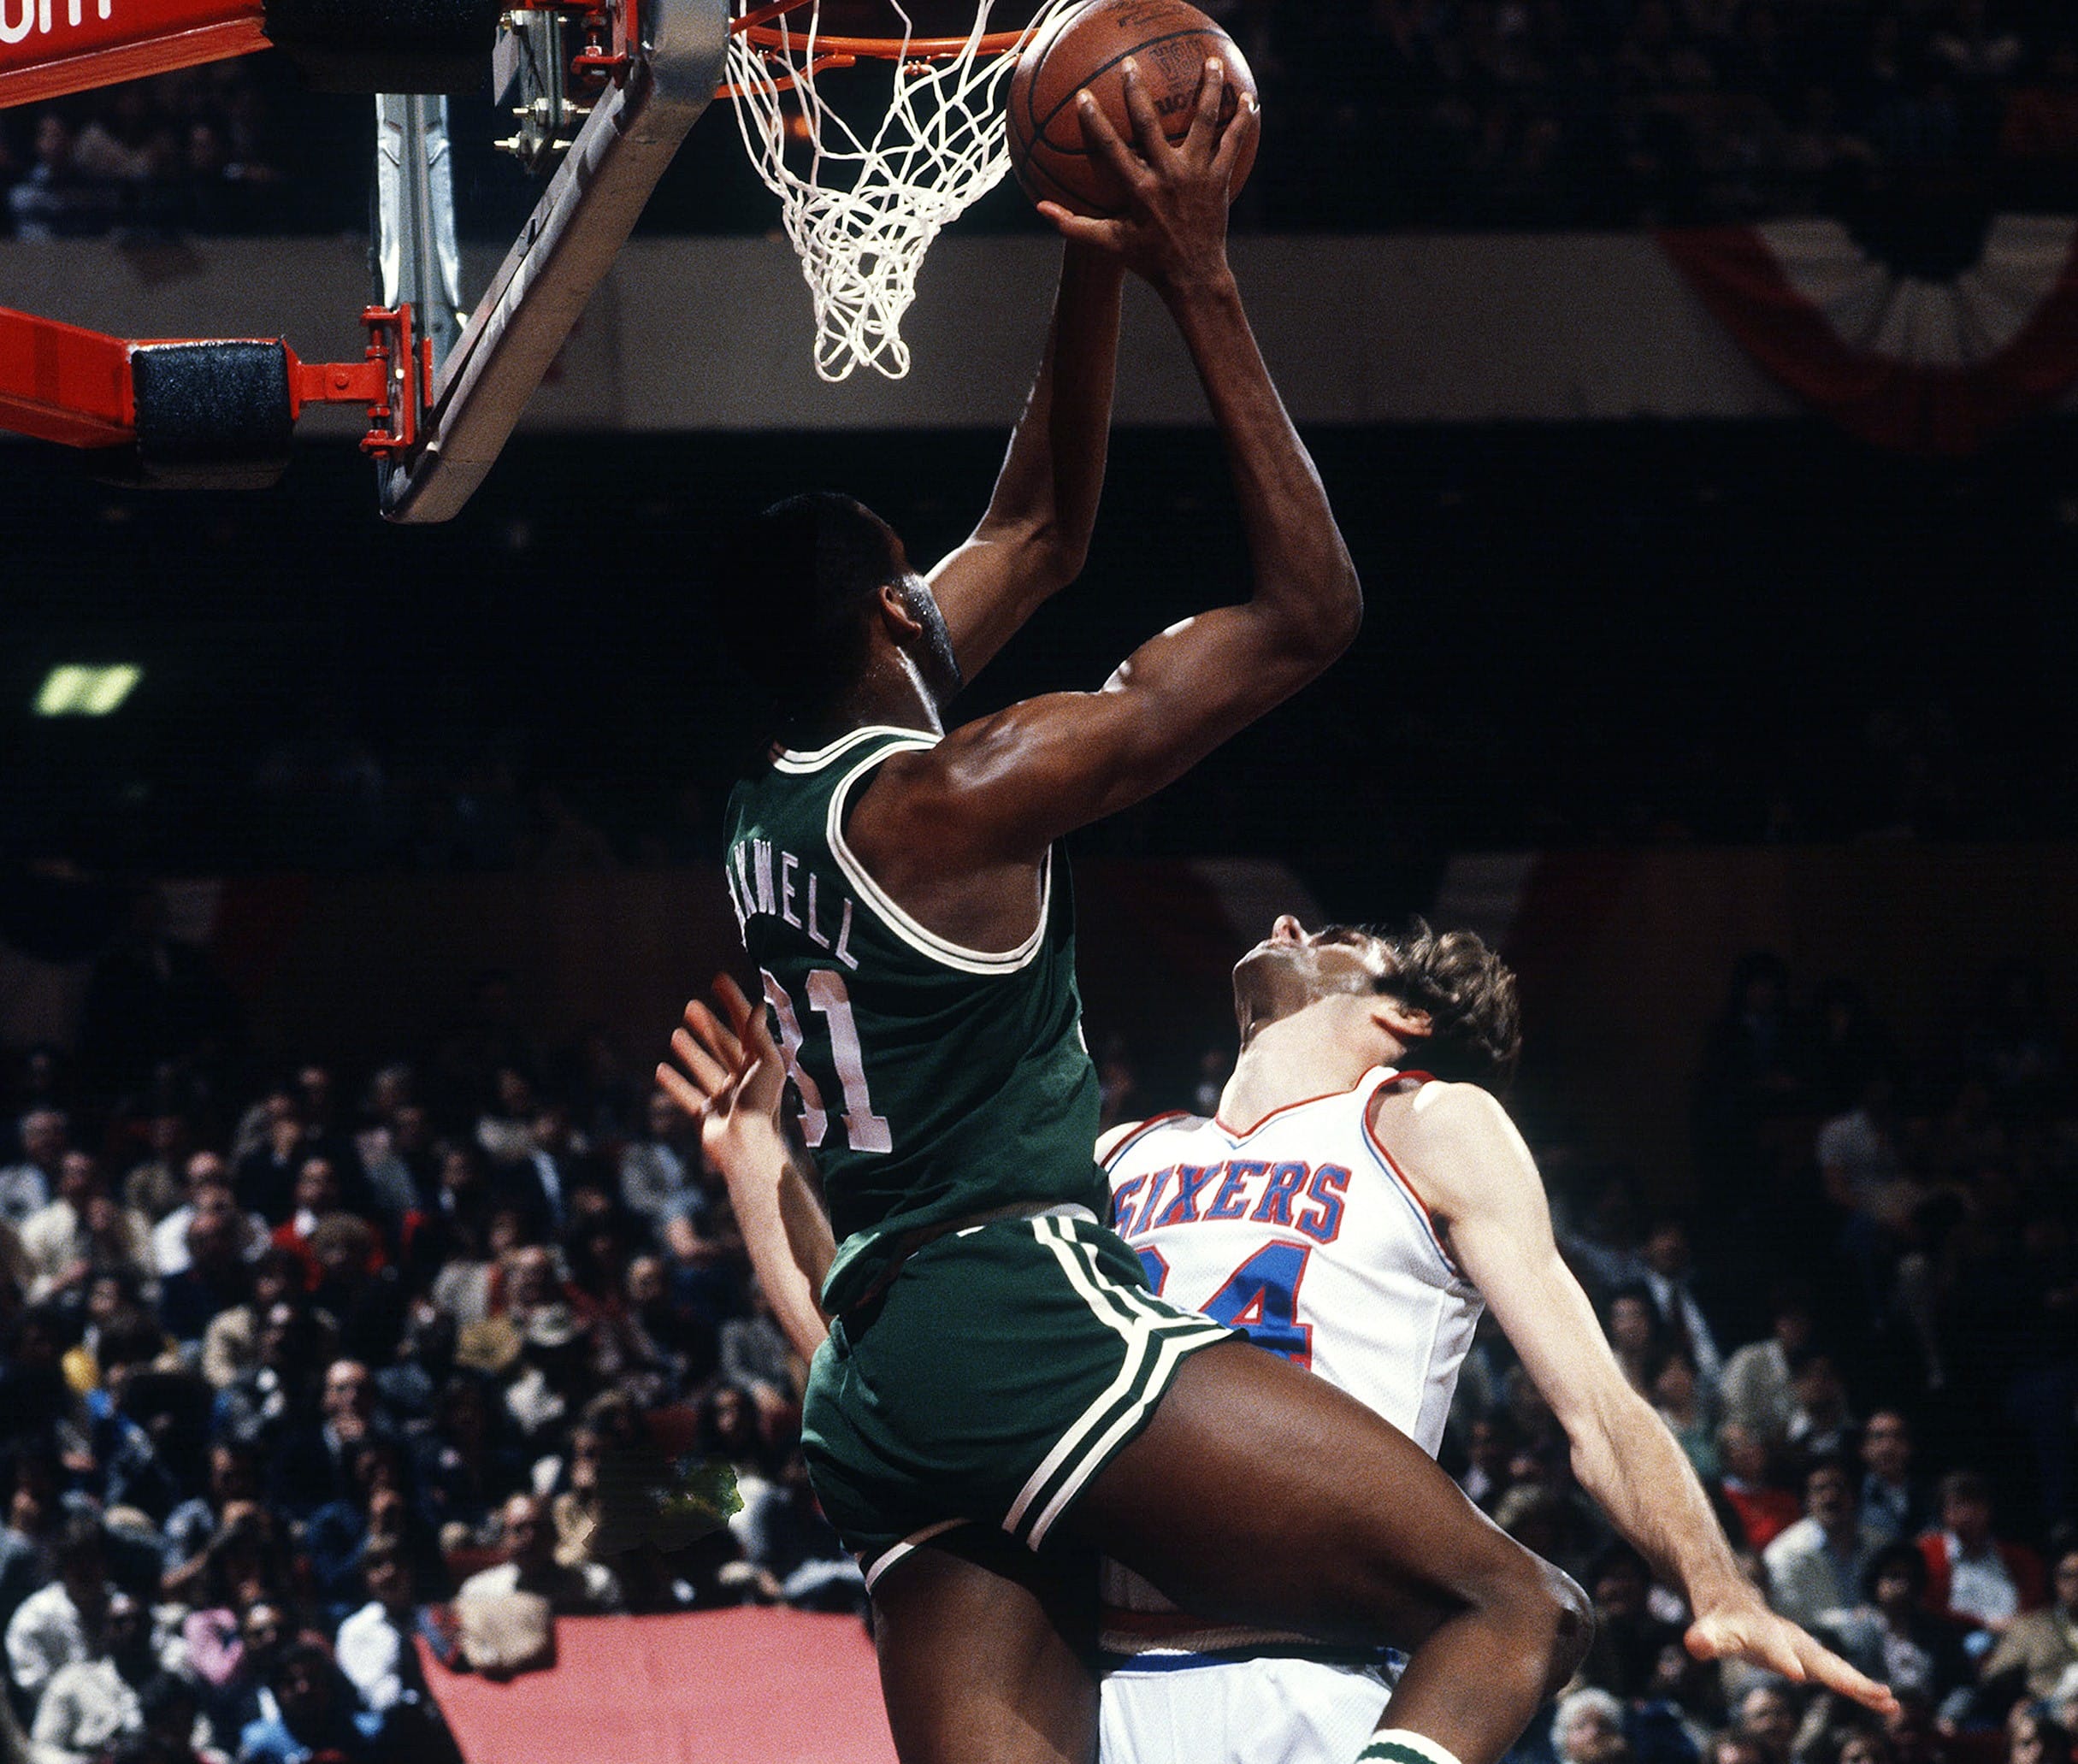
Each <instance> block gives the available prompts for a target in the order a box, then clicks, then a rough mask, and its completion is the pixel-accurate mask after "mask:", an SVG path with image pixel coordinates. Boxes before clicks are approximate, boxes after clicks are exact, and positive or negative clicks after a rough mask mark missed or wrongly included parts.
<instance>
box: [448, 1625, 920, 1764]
mask: <svg viewBox="0 0 2078 1764" xmlns="http://www.w3.org/2000/svg"><path fill="white" fill-rule="evenodd" d="M422 1652H423V1650H422ZM426 1678H427V1681H428V1684H430V1685H431V1686H432V1688H433V1692H434V1696H436V1697H437V1698H438V1699H439V1700H440V1708H442V1709H443V1710H444V1711H445V1712H446V1716H447V1720H448V1725H449V1726H451V1727H452V1728H453V1730H454V1735H455V1738H456V1740H457V1742H458V1743H459V1744H460V1745H461V1748H462V1755H463V1757H464V1758H466V1759H467V1760H468V1761H469V1764H580V1761H581V1764H747V1761H750V1760H755V1761H756V1764H894V1741H893V1740H892V1739H890V1738H889V1737H888V1718H887V1716H886V1714H884V1713H883V1710H882V1708H881V1701H880V1678H879V1676H878V1673H877V1670H876V1668H875V1666H874V1661H873V1644H872V1643H871V1641H870V1640H868V1639H867V1637H866V1633H865V1628H864V1626H863V1625H861V1624H860V1623H859V1621H858V1619H855V1618H852V1617H831V1616H821V1615H816V1614H811V1613H808V1612H804V1611H788V1610H779V1609H770V1610H768V1609H761V1608H743V1609H739V1610H731V1611H691V1612H686V1613H683V1614H677V1615H672V1616H664V1617H564V1618H561V1619H558V1621H557V1624H556V1665H555V1667H553V1669H552V1670H551V1671H548V1672H538V1673H522V1674H521V1675H520V1676H519V1677H518V1678H512V1679H510V1680H508V1681H507V1682H505V1683H504V1684H493V1683H491V1682H489V1681H487V1680H486V1679H483V1678H476V1677H475V1676H473V1675H471V1674H469V1673H451V1672H448V1671H446V1669H444V1668H443V1667H440V1666H439V1665H438V1664H437V1663H435V1662H434V1661H433V1660H432V1659H431V1658H430V1657H428V1658H427V1660H426Z"/></svg>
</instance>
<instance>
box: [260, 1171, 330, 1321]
mask: <svg viewBox="0 0 2078 1764" xmlns="http://www.w3.org/2000/svg"><path fill="white" fill-rule="evenodd" d="M292 1195H293V1199H292V1203H291V1206H290V1208H289V1216H288V1217H287V1218H286V1219H284V1220H283V1221H282V1222H281V1224H279V1225H277V1226H276V1227H275V1234H274V1243H275V1248H277V1249H286V1250H290V1251H292V1252H293V1253H294V1254H295V1255H296V1257H297V1259H298V1260H300V1261H301V1262H302V1264H303V1283H304V1291H306V1292H315V1291H316V1290H317V1283H318V1282H319V1280H321V1279H322V1277H323V1276H322V1272H321V1271H320V1270H319V1268H318V1265H317V1258H316V1256H315V1255H314V1254H311V1251H310V1234H311V1233H312V1232H313V1231H315V1230H316V1229H317V1222H318V1221H319V1220H320V1219H322V1218H330V1217H331V1216H332V1215H333V1214H334V1213H336V1212H339V1210H340V1206H341V1205H342V1201H343V1193H342V1190H341V1188H340V1184H339V1166H338V1165H336V1164H334V1162H333V1161H332V1159H330V1158H328V1157H327V1156H325V1155H324V1154H323V1153H316V1152H314V1153H310V1155H309V1156H307V1157H305V1158H304V1159H303V1160H302V1162H301V1163H300V1164H299V1165H298V1166H297V1170H296V1179H295V1183H294V1187H293V1189H292Z"/></svg>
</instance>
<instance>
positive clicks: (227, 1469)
mask: <svg viewBox="0 0 2078 1764" xmlns="http://www.w3.org/2000/svg"><path fill="white" fill-rule="evenodd" d="M259 1498H260V1460H259V1456H258V1454H257V1453H256V1452H255V1451H254V1449H253V1448H252V1447H251V1445H248V1444H242V1443H240V1442H239V1441H237V1440H233V1439H219V1440H217V1441H215V1442H214V1443H213V1444H212V1445H211V1446H210V1454H209V1486H208V1488H207V1490H205V1491H204V1493H202V1494H199V1495H193V1496H189V1497H188V1498H187V1499H186V1500H185V1501H182V1502H181V1503H180V1505H179V1506H178V1507H174V1510H173V1512H172V1513H169V1514H168V1516H167V1519H166V1525H165V1528H164V1531H163V1533H162V1535H163V1537H164V1539H165V1560H166V1566H165V1571H164V1580H163V1583H162V1585H163V1590H164V1592H165V1594H166V1596H167V1597H168V1598H172V1599H178V1600H180V1602H183V1603H192V1602H194V1597H195V1594H196V1592H197V1591H198V1589H199V1588H200V1586H201V1584H202V1582H203V1580H204V1577H205V1575H206V1572H207V1569H208V1564H209V1548H210V1543H211V1541H212V1540H213V1539H214V1538H215V1536H216V1534H217V1533H218V1531H221V1529H222V1527H223V1525H224V1524H225V1522H226V1519H227V1516H233V1515H235V1513H238V1512H239V1511H242V1510H245V1509H251V1508H254V1507H257V1504H258V1501H259Z"/></svg>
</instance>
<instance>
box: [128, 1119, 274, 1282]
mask: <svg viewBox="0 0 2078 1764" xmlns="http://www.w3.org/2000/svg"><path fill="white" fill-rule="evenodd" d="M181 1174H182V1179H183V1181H184V1182H185V1183H186V1189H185V1190H184V1192H183V1195H182V1197H181V1201H180V1204H179V1205H178V1206H174V1208H173V1209H172V1210H171V1211H170V1212H167V1213H165V1214H164V1215H163V1216H162V1218H160V1220H159V1222H158V1223H157V1224H156V1225H154V1226H153V1227H152V1228H151V1262H152V1266H153V1267H154V1268H155V1269H156V1270H157V1271H158V1273H159V1275H160V1277H162V1278H163V1277H166V1276H167V1275H169V1274H178V1273H179V1272H180V1271H181V1269H183V1268H185V1267H186V1265H187V1228H188V1226H189V1225H190V1224H192V1223H193V1220H194V1217H195V1210H196V1208H197V1207H198V1206H199V1205H200V1204H201V1201H202V1198H203V1196H204V1195H205V1194H206V1195H212V1196H214V1195H219V1194H221V1195H224V1196H226V1197H227V1198H228V1199H229V1200H230V1202H231V1212H232V1216H233V1218H236V1219H237V1220H238V1221H239V1226H240V1230H239V1248H240V1251H241V1253H244V1254H250V1255H255V1256H257V1255H258V1254H260V1252H261V1250H263V1248H265V1247H266V1244H267V1238H268V1230H267V1221H266V1220H265V1219H263V1218H261V1217H260V1215H259V1214H258V1213H257V1212H240V1211H239V1207H238V1202H237V1195H236V1191H235V1189H233V1186H232V1183H231V1173H230V1171H229V1170H228V1169H227V1167H226V1165H225V1164H224V1160H223V1159H221V1157H219V1156H218V1155H217V1154H216V1153H215V1152H208V1151H204V1152H197V1153H194V1154H193V1155H192V1156H191V1157H190V1158H189V1159H188V1160H187V1162H186V1164H185V1165H183V1166H182V1170H181ZM212 1204H216V1203H215V1202H213V1203H212Z"/></svg>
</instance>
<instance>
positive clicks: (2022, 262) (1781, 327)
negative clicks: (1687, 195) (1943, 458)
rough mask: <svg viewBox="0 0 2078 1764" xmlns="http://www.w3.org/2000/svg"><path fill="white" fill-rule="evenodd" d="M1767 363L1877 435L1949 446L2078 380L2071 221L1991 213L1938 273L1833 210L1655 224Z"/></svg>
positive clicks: (2049, 399)
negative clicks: (1973, 241)
mask: <svg viewBox="0 0 2078 1764" xmlns="http://www.w3.org/2000/svg"><path fill="white" fill-rule="evenodd" d="M1660 239H1661V243H1662V246H1663V247H1664V248H1665V250H1666V252H1667V255H1668V257H1670V258H1671V259H1672V260H1673V261H1674V264H1675V265H1676V267H1677V268H1680V271H1681V273H1682V274H1684V275H1685V277H1686V278H1687V279H1688V281H1689V283H1690V285H1691V286H1692V287H1693V288H1694V289H1695V291H1696V292H1697V295H1698V296H1700V297H1701V298H1702V300H1703V304H1704V305H1705V306H1707V307H1708V308H1709V310H1710V312H1711V314H1712V316H1715V318H1716V319H1717V321H1718V322H1720V323H1721V324H1722V325H1723V326H1724V327H1725V328H1726V329H1727V331H1729V332H1730V333H1732V334H1733V337H1735V338H1736V339H1738V340H1739V344H1740V345H1741V346H1742V347H1743V348H1744V350H1745V351H1746V352H1747V353H1748V354H1749V355H1750V356H1751V357H1753V359H1754V360H1755V361H1756V362H1757V363H1759V364H1760V365H1761V366H1762V368H1763V369H1766V370H1767V371H1768V373H1769V374H1770V375H1773V376H1774V378H1775V379H1776V380H1778V381H1780V382H1781V383H1782V384H1783V385H1784V386H1787V387H1788V388H1789V389H1790V390H1791V391H1792V392H1795V393H1797V394H1798V396H1799V397H1801V398H1804V399H1806V400H1807V401H1809V403H1810V404H1814V405H1815V406H1816V407H1817V408H1818V409H1819V410H1822V411H1823V412H1825V413H1826V415H1827V416H1830V417H1832V418H1833V420H1834V421H1835V422H1838V423H1839V425H1840V426H1841V427H1842V428H1845V429H1848V430H1850V431H1851V432H1852V433H1853V434H1857V435H1860V436H1861V437H1863V439H1864V440H1869V441H1873V442H1874V443H1876V444H1877V445H1879V446H1883V447H1890V448H1895V449H1898V450H1899V451H1907V452H1915V453H1942V454H1962V453H1971V452H1975V451H1977V450H1978V449H1980V448H1981V447H1983V446H1984V445H1986V443H1987V442H1988V441H1990V440H1992V437H1993V436H1995V435H1997V434H1999V433H2000V432H2001V431H2002V430H2004V429H2005V428H2010V427H2011V426H2012V425H2013V424H2014V423H2016V422H2019V421H2020V420H2021V419H2022V417H2024V416H2029V415H2031V414H2032V413H2033V412H2034V411H2037V410H2042V409H2045V408H2046V407H2047V406H2048V405H2050V404H2053V403H2054V402H2055V401H2056V400H2057V398H2059V397H2060V396H2061V395H2062V394H2063V392H2065V391H2066V390H2067V389H2068V388H2069V386H2071V384H2072V383H2073V381H2075V380H2078V222H2074V221H2071V220H2070V219H2069V218H2065V217H2060V216H2048V215H2008V216H2004V217H2002V218H2001V219H1999V220H1998V221H1994V222H1993V223H1992V227H1991V228H1990V231H1989V232H1988V233H1987V234H1986V243H1985V249H1984V252H1983V255H1982V256H1981V257H1980V259H1979V260H1978V262H1977V263H1975V264H1973V265H1972V266H1971V267H1970V268H1969V269H1966V270H1964V271H1963V273H1962V274H1959V275H1957V276H1956V277H1955V278H1954V279H1953V280H1949V281H1929V280H1924V279H1922V278H1920V277H1916V276H1910V275H1904V274H1898V273H1897V272H1896V271H1894V270H1892V269H1891V268H1888V267H1887V266H1886V265H1885V264H1883V263H1880V262H1879V261H1878V260H1876V259H1875V258H1874V257H1871V256H1869V255H1868V253H1867V252H1866V251H1863V249H1862V248H1861V247H1860V246H1859V245H1857V244H1856V242H1855V241H1854V240H1853V239H1852V238H1851V236H1850V235H1849V234H1848V233H1847V230H1846V229H1845V227H1842V226H1840V225H1839V223H1838V222H1837V221H1787V222H1783V223H1780V224H1778V225H1774V226H1768V227H1703V228H1697V229H1694V230H1684V231H1672V232H1667V233H1662V234H1661V235H1660Z"/></svg>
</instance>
